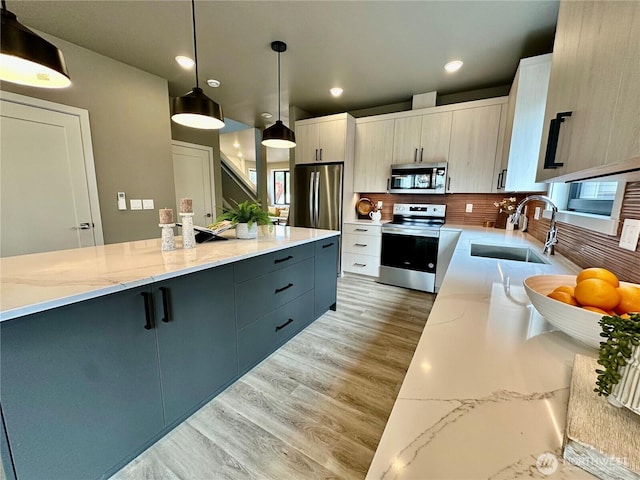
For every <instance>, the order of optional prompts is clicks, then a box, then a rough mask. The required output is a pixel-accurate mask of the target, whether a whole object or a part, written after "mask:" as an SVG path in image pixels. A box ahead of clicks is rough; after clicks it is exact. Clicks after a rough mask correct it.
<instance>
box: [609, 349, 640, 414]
mask: <svg viewBox="0 0 640 480" xmlns="http://www.w3.org/2000/svg"><path fill="white" fill-rule="evenodd" d="M619 371H620V375H622V378H620V381H619V382H618V383H617V384H616V385H614V386H613V389H612V390H611V395H609V396H608V397H607V399H608V400H609V403H610V404H611V405H613V406H614V407H627V408H628V409H629V410H631V411H632V412H634V413H637V414H638V415H640V347H633V349H632V350H631V357H630V358H629V360H628V362H627V364H626V365H625V366H624V367H621V368H620V370H619Z"/></svg>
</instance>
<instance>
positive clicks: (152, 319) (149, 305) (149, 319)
mask: <svg viewBox="0 0 640 480" xmlns="http://www.w3.org/2000/svg"><path fill="white" fill-rule="evenodd" d="M142 297H143V298H144V315H145V318H146V323H145V325H144V328H145V330H151V329H152V328H154V327H155V326H156V314H155V309H154V308H153V294H152V293H151V292H142Z"/></svg>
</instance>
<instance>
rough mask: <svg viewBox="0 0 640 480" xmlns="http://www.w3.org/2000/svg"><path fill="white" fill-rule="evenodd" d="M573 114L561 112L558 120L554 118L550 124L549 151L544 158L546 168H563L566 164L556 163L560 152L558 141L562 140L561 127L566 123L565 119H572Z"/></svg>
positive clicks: (557, 115)
mask: <svg viewBox="0 0 640 480" xmlns="http://www.w3.org/2000/svg"><path fill="white" fill-rule="evenodd" d="M572 113H573V112H561V113H558V114H556V118H552V119H551V121H550V122H549V137H548V138H547V151H546V154H545V156H544V168H545V169H549V168H558V167H562V166H563V165H564V163H562V162H556V153H557V150H558V139H559V138H560V126H561V125H562V123H563V122H564V119H565V117H570V116H571V114H572Z"/></svg>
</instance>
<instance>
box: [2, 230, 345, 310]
mask: <svg viewBox="0 0 640 480" xmlns="http://www.w3.org/2000/svg"><path fill="white" fill-rule="evenodd" d="M339 234H340V232H337V231H332V230H317V229H311V228H296V227H285V226H279V225H277V226H273V227H272V228H271V229H269V228H268V227H261V229H260V233H259V236H258V238H257V239H251V240H237V239H235V237H234V233H233V231H227V232H225V233H224V234H223V235H222V236H224V237H227V238H229V240H227V241H214V242H208V243H202V244H197V245H196V247H195V248H192V249H182V248H180V240H179V239H178V241H177V242H176V243H177V246H178V248H177V249H176V250H173V251H169V252H162V251H161V244H162V242H161V240H160V239H152V240H140V241H135V242H125V243H116V244H111V245H103V246H97V247H85V248H77V249H72V250H61V251H56V252H46V253H37V254H32V255H20V256H16V257H6V258H2V259H0V279H1V283H0V321H4V320H9V319H12V318H17V317H21V316H24V315H28V314H31V313H35V312H40V311H43V310H48V309H50V308H55V307H60V306H63V305H68V304H70V303H74V302H79V301H82V300H87V299H90V298H95V297H99V296H101V295H107V294H110V293H114V292H119V291H122V290H126V289H128V288H133V287H137V286H141V285H146V284H149V283H152V282H156V281H160V280H166V279H168V278H173V277H177V276H180V275H185V274H188V273H192V272H197V271H200V270H204V269H207V268H212V267H216V266H219V265H224V264H227V263H232V262H237V261H239V260H243V259H245V258H250V257H255V256H258V255H263V254H265V253H270V252H274V251H277V250H281V249H284V248H288V247H294V246H296V245H302V244H304V243H309V242H315V241H316V240H321V239H324V238H330V237H333V236H335V235H339Z"/></svg>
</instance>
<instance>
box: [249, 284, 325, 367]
mask: <svg viewBox="0 0 640 480" xmlns="http://www.w3.org/2000/svg"><path fill="white" fill-rule="evenodd" d="M311 305H313V292H312V291H309V292H307V293H305V294H304V295H302V296H300V297H298V298H296V299H295V300H293V301H292V302H289V303H287V304H286V305H283V306H281V307H280V308H278V309H277V310H275V311H273V312H271V313H270V314H268V315H265V316H264V317H262V318H260V319H258V320H256V321H255V322H253V323H251V324H249V325H247V326H245V327H244V328H242V329H241V330H240V331H239V332H238V366H239V370H240V373H241V374H242V373H244V372H246V371H247V370H249V369H250V368H251V367H252V366H254V365H255V364H256V363H258V362H259V361H261V360H262V359H263V358H265V357H267V356H268V355H270V354H271V353H272V352H273V351H274V350H276V349H277V348H278V347H279V346H280V345H282V344H283V343H285V342H286V341H287V340H289V339H290V338H291V337H293V336H294V335H295V334H296V333H298V332H299V331H300V330H302V329H303V328H304V327H306V326H307V325H308V324H309V323H311V322H312V321H313V308H309V307H310V306H311Z"/></svg>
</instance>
